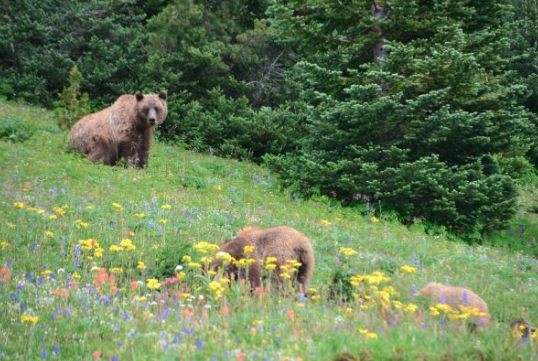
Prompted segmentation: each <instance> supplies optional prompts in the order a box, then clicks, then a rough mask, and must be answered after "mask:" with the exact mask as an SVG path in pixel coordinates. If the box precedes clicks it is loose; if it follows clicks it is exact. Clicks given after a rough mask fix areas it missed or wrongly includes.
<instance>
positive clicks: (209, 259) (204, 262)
mask: <svg viewBox="0 0 538 361" xmlns="http://www.w3.org/2000/svg"><path fill="white" fill-rule="evenodd" d="M200 262H202V263H203V264H210V263H211V262H213V257H202V259H201V260H200Z"/></svg>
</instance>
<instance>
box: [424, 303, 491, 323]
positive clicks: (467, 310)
mask: <svg viewBox="0 0 538 361" xmlns="http://www.w3.org/2000/svg"><path fill="white" fill-rule="evenodd" d="M459 308H460V311H458V310H455V309H453V308H452V307H450V305H447V304H444V303H438V304H436V305H435V306H431V307H430V314H431V315H432V316H438V315H440V314H444V315H445V316H447V317H448V318H449V319H450V320H458V319H459V320H465V319H467V318H469V317H485V316H486V314H485V313H484V312H482V311H480V310H479V309H478V308H476V307H472V306H463V305H460V306H459Z"/></svg>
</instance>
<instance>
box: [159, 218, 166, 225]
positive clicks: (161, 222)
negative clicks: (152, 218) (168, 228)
mask: <svg viewBox="0 0 538 361" xmlns="http://www.w3.org/2000/svg"><path fill="white" fill-rule="evenodd" d="M158 223H160V224H162V225H165V224H166V223H168V220H167V219H159V220H158Z"/></svg>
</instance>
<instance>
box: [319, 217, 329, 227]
mask: <svg viewBox="0 0 538 361" xmlns="http://www.w3.org/2000/svg"><path fill="white" fill-rule="evenodd" d="M319 225H320V226H322V227H330V226H331V221H328V220H326V219H322V220H321V222H319Z"/></svg>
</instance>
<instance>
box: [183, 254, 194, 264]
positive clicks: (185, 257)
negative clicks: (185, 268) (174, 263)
mask: <svg viewBox="0 0 538 361" xmlns="http://www.w3.org/2000/svg"><path fill="white" fill-rule="evenodd" d="M190 261H192V258H191V256H188V255H185V256H183V258H182V259H181V262H185V263H189V262H190Z"/></svg>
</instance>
